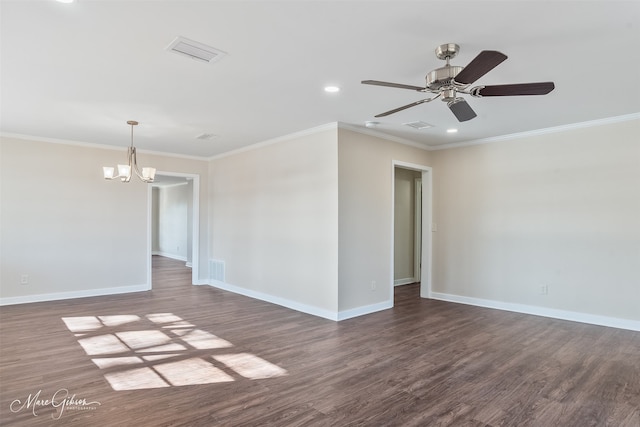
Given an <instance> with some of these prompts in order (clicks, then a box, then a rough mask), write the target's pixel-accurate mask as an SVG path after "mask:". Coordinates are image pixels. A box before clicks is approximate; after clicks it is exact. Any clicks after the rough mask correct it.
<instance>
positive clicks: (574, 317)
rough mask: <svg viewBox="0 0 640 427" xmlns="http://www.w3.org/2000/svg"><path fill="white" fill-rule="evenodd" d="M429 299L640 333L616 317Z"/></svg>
mask: <svg viewBox="0 0 640 427" xmlns="http://www.w3.org/2000/svg"><path fill="white" fill-rule="evenodd" d="M429 297H430V298H432V299H436V300H440V301H447V302H454V303H459V304H467V305H475V306H478V307H485V308H493V309H497V310H504V311H513V312H516V313H523V314H532V315H534V316H542V317H551V318H554V319H560V320H569V321H572V322H580V323H589V324H592V325H598V326H607V327H610V328H618V329H628V330H631V331H640V321H637V320H629V319H620V318H617V317H608V316H600V315H595V314H588V313H579V312H575V311H566V310H557V309H553V308H546V307H538V306H534V305H526V304H515V303H509V302H502V301H494V300H486V299H481V298H473V297H465V296H460V295H453V294H445V293H440V292H431V294H430V296H429Z"/></svg>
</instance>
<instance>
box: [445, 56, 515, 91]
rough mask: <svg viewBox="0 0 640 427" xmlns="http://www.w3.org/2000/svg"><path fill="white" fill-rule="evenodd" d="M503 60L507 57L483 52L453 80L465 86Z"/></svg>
mask: <svg viewBox="0 0 640 427" xmlns="http://www.w3.org/2000/svg"><path fill="white" fill-rule="evenodd" d="M505 59H507V55H505V54H504V53H501V52H498V51H496V50H483V51H482V52H480V53H479V54H478V56H476V57H475V58H473V61H471V62H470V63H469V65H467V66H466V67H464V69H463V70H462V71H460V72H459V73H458V75H457V76H455V77H454V80H455V81H456V82H458V83H462V84H465V85H466V84H471V83H473V82H475V81H476V80H478V79H479V78H480V77H482V76H484V75H485V74H487V73H488V72H489V71H491V70H493V69H494V68H495V67H496V66H497V65H498V64H500V63H501V62H502V61H504V60H505Z"/></svg>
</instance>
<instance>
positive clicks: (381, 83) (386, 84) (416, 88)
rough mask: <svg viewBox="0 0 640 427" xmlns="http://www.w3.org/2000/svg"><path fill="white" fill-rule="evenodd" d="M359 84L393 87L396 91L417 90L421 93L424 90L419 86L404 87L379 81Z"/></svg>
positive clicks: (365, 81) (367, 81)
mask: <svg viewBox="0 0 640 427" xmlns="http://www.w3.org/2000/svg"><path fill="white" fill-rule="evenodd" d="M361 83H362V84H365V85H375V86H388V87H395V88H398V89H411V90H417V91H418V92H422V91H424V89H425V88H423V87H420V86H411V85H404V84H401V83H389V82H381V81H379V80H363V81H362V82H361Z"/></svg>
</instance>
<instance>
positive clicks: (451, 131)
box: [447, 128, 458, 133]
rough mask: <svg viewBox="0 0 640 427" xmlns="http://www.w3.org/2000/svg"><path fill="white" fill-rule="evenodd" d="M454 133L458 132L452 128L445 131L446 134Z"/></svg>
mask: <svg viewBox="0 0 640 427" xmlns="http://www.w3.org/2000/svg"><path fill="white" fill-rule="evenodd" d="M456 132H458V129H453V128H451V129H447V133H456Z"/></svg>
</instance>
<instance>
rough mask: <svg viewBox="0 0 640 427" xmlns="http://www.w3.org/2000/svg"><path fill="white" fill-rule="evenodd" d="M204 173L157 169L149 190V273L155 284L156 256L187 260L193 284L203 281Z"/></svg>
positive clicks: (150, 281)
mask: <svg viewBox="0 0 640 427" xmlns="http://www.w3.org/2000/svg"><path fill="white" fill-rule="evenodd" d="M199 179H200V177H199V175H194V174H182V173H173V172H157V173H156V176H155V180H154V183H153V184H152V185H150V186H149V190H148V200H149V202H148V206H149V209H148V223H149V230H148V234H149V237H148V250H147V260H148V277H149V284H150V286H151V284H152V277H151V274H152V273H151V272H152V263H151V261H152V256H153V255H162V256H165V257H168V258H173V259H177V260H180V261H184V262H185V265H186V266H187V267H191V276H192V277H191V282H192V284H198V283H199V247H200V243H199V193H200V190H199V188H200V180H199Z"/></svg>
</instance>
